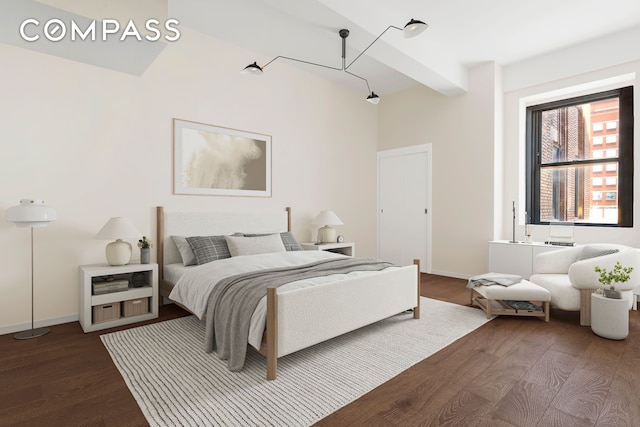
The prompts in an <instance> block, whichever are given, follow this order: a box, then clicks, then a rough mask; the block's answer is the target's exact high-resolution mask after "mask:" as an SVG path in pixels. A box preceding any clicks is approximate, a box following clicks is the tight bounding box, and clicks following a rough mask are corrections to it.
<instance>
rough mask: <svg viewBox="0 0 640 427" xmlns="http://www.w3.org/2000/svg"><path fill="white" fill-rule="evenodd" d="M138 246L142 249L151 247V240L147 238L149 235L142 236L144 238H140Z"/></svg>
mask: <svg viewBox="0 0 640 427" xmlns="http://www.w3.org/2000/svg"><path fill="white" fill-rule="evenodd" d="M138 247H139V248H141V249H149V248H150V247H151V242H149V241H148V240H147V236H142V239H140V240H138Z"/></svg>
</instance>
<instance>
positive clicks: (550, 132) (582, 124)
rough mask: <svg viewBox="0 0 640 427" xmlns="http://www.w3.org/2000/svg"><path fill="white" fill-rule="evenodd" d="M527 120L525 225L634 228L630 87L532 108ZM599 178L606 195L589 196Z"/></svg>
mask: <svg viewBox="0 0 640 427" xmlns="http://www.w3.org/2000/svg"><path fill="white" fill-rule="evenodd" d="M526 117H527V129H526V132H527V134H526V140H527V184H526V185H527V194H526V197H527V204H526V210H527V212H530V218H528V220H529V221H530V222H531V223H533V224H547V223H550V222H554V221H568V222H573V223H575V224H576V225H601V226H603V225H604V226H619V227H631V226H633V126H634V123H633V87H631V86H629V87H625V88H620V89H614V90H610V91H606V92H600V93H596V94H591V95H586V96H581V97H578V98H571V99H565V100H560V101H554V102H551V103H547V104H541V105H534V106H530V107H528V108H527V115H526ZM594 133H599V134H600V135H599V136H598V135H594ZM603 133H604V136H603V135H602V134H603ZM603 138H604V141H606V144H607V147H606V148H607V149H606V150H603V149H602V148H604V147H603V142H604V141H603ZM596 148H597V149H596ZM605 170H606V172H604V171H605ZM603 175H604V176H603ZM602 178H604V183H605V184H606V186H607V187H606V189H607V191H606V192H602V191H593V190H595V188H593V187H594V186H595V187H598V188H603V187H602V184H603V179H602ZM592 188H593V189H592Z"/></svg>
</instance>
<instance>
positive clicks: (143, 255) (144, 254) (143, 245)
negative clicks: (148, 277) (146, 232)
mask: <svg viewBox="0 0 640 427" xmlns="http://www.w3.org/2000/svg"><path fill="white" fill-rule="evenodd" d="M138 247H139V248H140V263H141V264H149V263H150V262H151V249H150V248H151V242H149V240H148V239H147V236H142V239H140V240H138Z"/></svg>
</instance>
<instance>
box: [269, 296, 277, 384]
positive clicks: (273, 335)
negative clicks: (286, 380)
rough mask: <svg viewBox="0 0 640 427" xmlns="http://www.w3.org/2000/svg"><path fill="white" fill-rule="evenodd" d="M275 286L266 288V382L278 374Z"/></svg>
mask: <svg viewBox="0 0 640 427" xmlns="http://www.w3.org/2000/svg"><path fill="white" fill-rule="evenodd" d="M277 290H278V288H276V287H275V286H269V287H267V380H275V379H276V375H277V372H278V335H277V334H278V323H277V322H278V299H277V298H278V296H277Z"/></svg>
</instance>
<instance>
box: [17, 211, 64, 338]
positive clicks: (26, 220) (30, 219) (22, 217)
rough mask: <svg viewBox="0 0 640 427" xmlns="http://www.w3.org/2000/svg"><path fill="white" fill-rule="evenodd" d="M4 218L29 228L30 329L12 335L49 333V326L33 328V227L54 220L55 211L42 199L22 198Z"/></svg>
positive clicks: (34, 335) (27, 335)
mask: <svg viewBox="0 0 640 427" xmlns="http://www.w3.org/2000/svg"><path fill="white" fill-rule="evenodd" d="M5 219H6V220H7V221H9V222H13V223H15V224H16V226H18V227H29V228H31V330H28V331H24V332H19V333H17V334H15V335H14V336H13V337H14V338H15V339H17V340H26V339H29V338H36V337H40V336H42V335H45V334H48V333H49V328H37V329H35V328H34V327H33V326H34V322H33V229H34V228H35V227H46V226H47V225H48V224H49V223H50V222H51V221H55V220H56V211H55V210H54V209H53V208H50V207H49V206H46V205H45V204H44V202H43V201H42V200H32V199H22V200H20V204H19V205H18V206H13V207H11V208H9V209H7V213H6V214H5Z"/></svg>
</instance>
